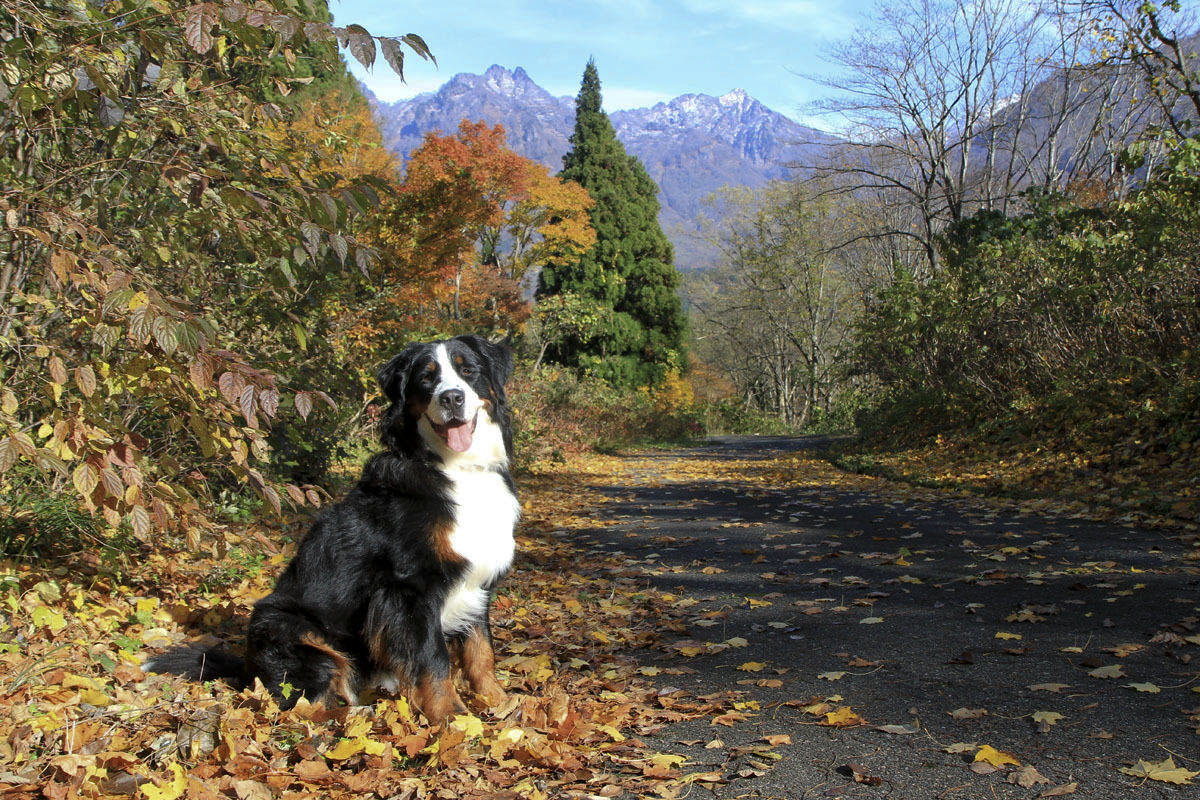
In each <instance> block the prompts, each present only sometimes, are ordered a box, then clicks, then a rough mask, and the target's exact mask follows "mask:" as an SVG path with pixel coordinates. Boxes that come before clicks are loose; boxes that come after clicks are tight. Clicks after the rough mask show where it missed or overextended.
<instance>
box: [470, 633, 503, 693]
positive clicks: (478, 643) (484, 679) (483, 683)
mask: <svg viewBox="0 0 1200 800" xmlns="http://www.w3.org/2000/svg"><path fill="white" fill-rule="evenodd" d="M462 668H463V674H464V675H465V676H466V679H467V683H468V684H469V685H470V687H471V690H472V691H473V692H475V694H477V695H479V696H480V697H482V698H483V699H484V701H485V702H486V703H487V704H488V705H489V706H498V705H500V704H501V703H503V702H504V700H505V698H507V697H508V695H507V694H505V692H504V687H503V686H501V685H500V681H498V680H496V654H495V652H494V651H493V650H492V643H491V642H490V641H488V635H487V633H486V632H485V631H484V630H483V629H482V628H472V629H471V633H470V634H469V635H468V636H467V638H466V639H464V640H463V642H462Z"/></svg>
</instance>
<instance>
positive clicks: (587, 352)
mask: <svg viewBox="0 0 1200 800" xmlns="http://www.w3.org/2000/svg"><path fill="white" fill-rule="evenodd" d="M600 99H601V98H600V77H599V75H598V73H597V71H596V64H595V62H594V61H588V64H587V68H586V69H585V70H584V72H583V83H582V85H581V87H580V89H579V96H578V97H577V98H576V99H575V132H574V133H573V134H572V135H571V150H570V151H569V152H568V153H567V154H566V155H565V156H564V157H563V170H562V172H561V173H559V176H560V177H561V178H563V179H564V180H572V181H576V182H577V183H579V184H580V185H582V186H583V188H585V189H587V191H588V194H590V195H591V196H592V199H593V200H595V205H594V206H593V207H592V209H591V211H590V212H589V216H590V219H591V224H592V227H593V228H594V229H595V231H596V244H595V246H593V247H592V248H591V249H590V250H588V251H587V252H585V253H584V254H583V255H582V256H581V257H579V258H576V259H574V260H571V261H567V262H562V263H551V264H548V265H547V266H546V267H545V268H544V269H543V270H542V275H541V280H540V282H539V285H538V296H539V297H546V296H549V295H555V294H562V295H566V294H570V295H575V296H577V297H579V298H581V299H583V300H585V301H587V302H588V303H590V304H591V305H592V306H593V307H594V308H593V310H594V311H595V312H598V313H597V316H598V317H599V319H600V320H601V322H600V324H599V325H598V326H593V327H592V328H591V330H590V332H589V334H588V336H587V338H586V339H584V338H580V337H579V336H564V337H563V338H562V339H560V340H559V341H557V342H556V343H555V345H554V346H553V347H551V348H550V350H549V351H548V356H549V357H550V358H551V359H553V360H555V361H558V362H560V363H564V364H570V365H574V366H579V367H582V368H584V369H587V370H588V371H591V372H594V373H596V374H599V375H601V376H602V377H604V378H606V379H608V380H609V381H611V382H612V383H614V384H616V385H625V386H636V385H644V384H646V383H653V382H656V381H657V380H658V379H660V378H661V377H662V376H663V375H664V374H665V373H666V371H667V370H668V369H669V368H672V367H675V368H678V367H681V366H682V365H683V349H682V348H683V338H684V325H685V317H684V314H683V309H682V305H681V303H680V300H679V296H678V295H677V294H676V291H675V290H676V288H677V287H678V286H679V273H678V272H677V271H676V270H675V267H674V264H673V261H674V254H673V251H672V248H671V243H670V242H669V241H667V237H666V236H665V235H664V234H663V232H662V228H661V227H660V226H659V224H658V211H659V203H658V187H657V186H656V185H655V184H654V181H653V180H652V179H651V178H650V176H649V174H647V172H646V169H645V167H643V166H642V163H641V162H640V161H639V160H638V159H637V158H635V157H633V156H630V155H629V154H628V153H626V152H625V148H624V146H622V144H621V143H620V142H619V141H618V140H617V136H616V132H615V131H614V130H613V126H612V122H610V121H609V119H608V115H607V114H605V113H604V112H603V111H602V110H601V107H600V106H601V103H600Z"/></svg>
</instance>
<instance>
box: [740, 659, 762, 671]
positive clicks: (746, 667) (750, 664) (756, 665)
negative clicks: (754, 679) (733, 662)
mask: <svg viewBox="0 0 1200 800" xmlns="http://www.w3.org/2000/svg"><path fill="white" fill-rule="evenodd" d="M766 668H767V665H766V664H764V663H763V662H761V661H747V662H746V663H745V664H742V665H741V666H740V667H738V670H739V671H741V672H762V671H763V670H764V669H766Z"/></svg>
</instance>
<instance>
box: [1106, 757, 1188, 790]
mask: <svg viewBox="0 0 1200 800" xmlns="http://www.w3.org/2000/svg"><path fill="white" fill-rule="evenodd" d="M1120 771H1121V772H1123V773H1125V774H1126V775H1132V776H1133V777H1135V778H1148V779H1150V780H1152V781H1161V782H1163V783H1174V784H1176V785H1183V784H1190V783H1191V782H1192V778H1194V777H1196V776H1197V775H1200V772H1192V771H1191V770H1187V769H1184V768H1183V767H1177V766H1175V760H1174V759H1173V758H1171V756H1167V758H1166V760H1165V761H1159V762H1158V763H1157V764H1155V763H1153V762H1150V761H1142V760H1140V759H1139V760H1138V762H1137V764H1135V765H1134V766H1132V767H1121V769H1120Z"/></svg>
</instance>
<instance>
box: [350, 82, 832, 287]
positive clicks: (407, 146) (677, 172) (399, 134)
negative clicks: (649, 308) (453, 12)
mask: <svg viewBox="0 0 1200 800" xmlns="http://www.w3.org/2000/svg"><path fill="white" fill-rule="evenodd" d="M373 105H374V108H375V113H376V117H377V119H378V121H379V126H380V130H381V131H382V133H383V141H384V144H385V146H387V147H388V149H390V150H391V151H392V152H394V153H396V154H398V155H400V156H407V155H408V153H410V152H411V151H412V150H413V149H415V148H416V147H418V146H419V145H420V143H421V140H422V137H423V136H424V135H425V134H426V133H427V132H430V131H435V130H441V131H444V132H450V131H454V130H455V129H457V127H458V124H459V122H460V121H461V120H463V119H470V120H484V121H486V122H488V123H491V124H496V123H499V124H502V125H504V128H505V130H506V131H507V132H508V143H509V146H510V147H511V148H512V149H513V150H515V151H516V152H517V153H520V154H521V155H523V156H525V157H526V158H531V159H533V160H535V161H538V162H540V163H542V164H545V165H546V166H547V167H549V168H550V169H551V170H552V171H555V172H557V171H558V170H559V169H560V168H561V167H562V156H563V154H564V153H566V152H567V150H568V149H569V147H570V143H569V138H570V136H571V131H572V129H573V128H574V124H575V101H574V98H572V97H556V96H554V95H553V94H551V93H550V92H548V91H546V89H544V88H542V87H541V86H539V85H538V84H537V83H536V82H535V81H534V80H533V79H532V78H530V76H529V75H528V73H526V72H525V70H524V69H522V68H521V67H517V68H515V69H512V70H509V69H507V68H505V67H501V66H499V65H493V66H492V67H490V68H489V69H488V70H487V71H486V72H484V73H483V74H482V75H473V74H469V73H460V74H458V75H455V76H454V77H453V78H451V79H450V80H449V81H447V82H446V83H445V84H443V85H442V86H441V88H439V89H438V90H437V91H436V92H427V93H425V94H421V95H417V96H416V97H413V98H411V99H409V100H402V101H399V102H396V103H382V102H379V101H377V100H376V101H374V103H373ZM609 116H610V118H611V119H612V122H613V126H614V128H615V129H616V131H617V136H618V138H620V140H621V142H622V143H623V144H624V145H625V148H626V149H627V150H628V151H629V152H630V153H631V154H633V155H635V156H637V157H638V158H639V159H641V161H642V163H643V164H645V166H646V169H647V171H648V172H649V173H650V176H651V177H652V178H654V180H655V181H656V182H657V183H658V185H659V188H660V194H659V200H660V202H661V203H662V206H663V208H662V213H661V214H660V217H659V218H660V220H661V222H662V224H663V230H664V231H665V232H666V233H667V235H668V236H669V237H670V238H671V240H672V242H673V243H674V244H675V247H676V262H677V264H678V265H679V266H680V268H683V269H687V268H694V267H704V266H707V265H709V264H710V263H711V262H712V259H713V253H712V251H711V248H709V247H708V246H706V245H704V244H703V243H702V242H700V241H699V240H698V238H697V235H696V234H697V230H698V225H697V215H698V214H700V213H701V212H702V211H703V209H704V198H705V197H706V196H708V195H709V194H711V193H712V192H715V191H717V190H718V189H720V188H721V187H722V186H726V185H730V186H751V187H757V186H762V185H764V184H765V183H767V182H768V181H770V180H774V179H778V178H783V177H786V176H787V172H788V171H787V167H786V164H787V163H788V162H790V161H795V160H799V159H801V158H802V157H803V155H804V152H805V151H806V149H807V148H811V147H821V146H824V145H826V144H829V143H832V142H834V141H836V140H835V139H834V138H833V137H832V136H830V135H828V134H825V133H822V132H821V131H817V130H814V129H812V128H807V127H805V126H803V125H800V124H799V123H796V122H794V121H792V120H790V119H788V118H787V117H785V116H783V115H782V114H779V113H777V112H775V111H772V110H771V109H769V108H767V107H766V106H764V105H763V104H762V103H760V102H758V101H757V100H755V99H754V98H753V97H751V96H749V95H748V94H747V93H746V92H745V91H743V90H741V89H734V90H732V91H730V92H727V93H726V94H723V95H721V96H719V97H713V96H711V95H705V94H685V95H682V96H680V97H676V98H675V99H673V100H671V101H669V102H665V103H658V104H656V105H654V106H653V107H651V108H638V109H631V110H624V111H615V112H612V113H610V115H609Z"/></svg>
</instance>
